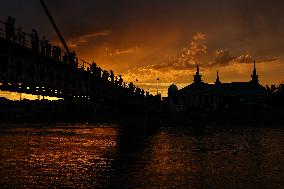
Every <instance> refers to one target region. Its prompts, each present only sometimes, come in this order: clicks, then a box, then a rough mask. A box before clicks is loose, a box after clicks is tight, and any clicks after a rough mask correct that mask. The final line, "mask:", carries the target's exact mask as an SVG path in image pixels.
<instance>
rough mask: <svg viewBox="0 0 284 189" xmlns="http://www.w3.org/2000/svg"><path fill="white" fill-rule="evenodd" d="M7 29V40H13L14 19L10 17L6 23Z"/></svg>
mask: <svg viewBox="0 0 284 189" xmlns="http://www.w3.org/2000/svg"><path fill="white" fill-rule="evenodd" d="M5 29H6V38H7V39H9V40H10V39H11V37H12V17H11V16H9V17H8V19H7V21H6V22H5Z"/></svg>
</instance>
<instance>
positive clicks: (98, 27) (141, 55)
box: [0, 0, 284, 96]
mask: <svg viewBox="0 0 284 189" xmlns="http://www.w3.org/2000/svg"><path fill="white" fill-rule="evenodd" d="M45 2H46V4H47V6H48V8H49V10H50V12H51V14H52V15H53V17H54V19H55V21H56V23H57V25H58V27H59V28H60V30H61V33H62V34H63V35H64V37H65V40H66V41H67V43H68V45H69V47H70V48H71V49H72V50H75V51H76V53H77V55H78V56H79V57H80V58H82V59H85V60H87V61H90V62H91V61H93V60H94V61H95V62H97V64H98V65H99V66H100V67H102V68H103V69H108V70H109V69H112V70H114V71H115V72H116V73H117V74H122V75H123V77H124V78H125V79H126V80H127V81H135V80H136V79H138V82H135V84H138V85H139V86H141V87H142V88H144V89H146V90H147V89H150V90H151V91H155V88H156V80H157V78H160V80H159V88H160V90H163V96H165V95H166V89H167V87H168V86H169V85H170V84H171V83H175V84H177V85H178V87H179V88H181V87H184V86H186V85H188V84H189V83H191V82H192V80H193V77H192V75H193V74H194V72H195V67H196V65H197V64H198V65H200V68H201V72H202V75H203V80H204V81H206V82H214V81H215V78H216V70H217V69H218V70H219V73H220V79H221V81H223V82H230V81H249V80H250V75H251V72H252V68H253V64H252V63H253V61H254V60H256V62H257V71H258V74H259V79H260V82H261V84H263V85H266V84H279V83H281V82H283V81H284V63H283V59H284V53H283V51H284V37H283V35H284V1H281V0H270V1H268V0H266V1H264V0H198V1H197V0H195V1H193V0H143V1H142V0H81V1H78V0H77V1H76V0H46V1H45ZM0 11H1V20H6V19H7V17H8V16H9V15H11V16H14V17H15V18H16V25H18V26H22V27H23V28H24V30H25V31H28V32H29V31H30V30H31V29H32V28H36V29H37V30H38V32H39V34H40V35H41V36H42V35H43V34H46V35H47V36H48V38H49V40H50V41H52V42H54V43H58V42H59V40H58V37H57V36H56V34H55V32H54V31H53V28H52V26H51V24H50V23H49V20H48V19H47V17H46V15H45V14H44V12H43V9H42V7H41V6H40V3H39V1H38V0H4V1H1V7H0Z"/></svg>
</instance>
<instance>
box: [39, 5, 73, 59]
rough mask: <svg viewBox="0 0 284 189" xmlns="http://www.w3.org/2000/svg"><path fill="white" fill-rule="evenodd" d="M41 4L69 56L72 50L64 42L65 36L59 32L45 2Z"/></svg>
mask: <svg viewBox="0 0 284 189" xmlns="http://www.w3.org/2000/svg"><path fill="white" fill-rule="evenodd" d="M40 3H41V5H42V7H43V10H44V12H45V14H46V15H47V17H48V18H49V21H50V22H51V24H52V26H53V28H54V30H55V32H56V33H57V35H58V37H59V39H60V41H61V43H62V45H63V47H64V48H65V50H66V52H67V54H68V55H70V50H69V48H68V46H67V44H66V42H65V40H64V38H63V36H62V35H61V33H60V31H59V29H58V27H57V25H56V24H55V22H54V20H53V18H52V16H51V14H50V13H49V11H48V9H47V7H46V5H45V3H44V1H43V0H40Z"/></svg>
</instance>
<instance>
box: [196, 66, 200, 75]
mask: <svg viewBox="0 0 284 189" xmlns="http://www.w3.org/2000/svg"><path fill="white" fill-rule="evenodd" d="M196 69H197V71H196V75H199V66H198V65H197V67H196Z"/></svg>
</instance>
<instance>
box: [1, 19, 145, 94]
mask: <svg viewBox="0 0 284 189" xmlns="http://www.w3.org/2000/svg"><path fill="white" fill-rule="evenodd" d="M10 27H11V26H10ZM7 29H9V28H7V26H6V22H3V21H1V20H0V38H3V39H6V40H9V41H10V42H12V43H16V44H19V45H21V46H22V47H24V48H29V49H31V50H34V51H35V52H37V53H40V54H42V55H45V56H48V57H50V58H55V59H56V60H57V61H60V62H63V63H75V64H76V67H77V69H80V70H84V71H90V70H91V69H90V68H91V65H92V64H91V63H88V62H87V61H85V60H82V59H80V58H76V57H74V59H73V60H70V58H69V57H67V58H66V55H67V53H66V52H65V51H62V50H61V49H60V53H59V54H57V55H55V54H54V51H53V50H52V49H53V47H57V45H52V44H49V45H50V50H49V51H50V52H49V53H48V54H47V53H46V52H41V45H40V44H41V43H40V42H41V40H40V39H39V40H38V44H37V49H33V48H34V47H33V45H32V40H31V34H29V33H26V32H24V31H22V28H21V27H16V26H15V27H14V28H10V32H11V33H10V34H8V33H7ZM57 48H58V47H57ZM64 56H65V57H64ZM100 77H103V76H100ZM114 77H115V76H114ZM108 80H109V81H110V80H111V78H110V76H108ZM130 86H131V83H130V84H127V83H125V82H124V85H121V86H120V87H122V88H125V89H131V87H130ZM131 91H132V92H133V93H134V90H132V89H131ZM143 96H144V95H143Z"/></svg>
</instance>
